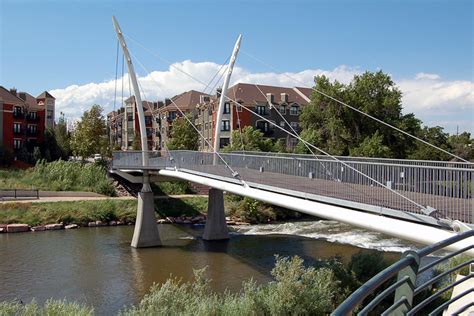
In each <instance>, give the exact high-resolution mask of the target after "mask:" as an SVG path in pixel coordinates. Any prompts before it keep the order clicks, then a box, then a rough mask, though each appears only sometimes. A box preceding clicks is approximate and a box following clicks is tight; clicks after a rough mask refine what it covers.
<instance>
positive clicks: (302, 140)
mask: <svg viewBox="0 0 474 316" xmlns="http://www.w3.org/2000/svg"><path fill="white" fill-rule="evenodd" d="M125 36H127V35H125ZM127 37H128V38H130V37H129V36H127ZM135 42H136V41H135ZM136 43H137V44H138V42H136ZM139 45H140V46H142V47H143V48H144V49H146V48H145V47H144V46H143V45H141V44H139ZM146 50H148V49H146ZM148 51H149V50H148ZM153 54H154V55H155V56H156V57H158V55H156V54H155V53H153ZM134 58H135V60H137V62H138V63H139V64H140V66H141V67H142V68H143V69H144V70H145V71H146V72H147V73H148V75H150V73H149V71H148V70H147V69H146V67H145V66H144V65H143V64H142V63H141V62H140V61H139V60H138V59H137V58H136V57H134ZM158 58H160V59H162V58H161V57H158ZM167 62H168V61H167ZM168 63H169V62H168ZM169 64H170V66H172V64H171V63H169ZM175 68H176V69H179V68H177V67H175ZM179 71H180V72H182V73H183V74H185V75H187V76H188V77H190V78H192V79H193V80H195V81H197V82H199V83H201V84H203V85H206V84H205V83H203V82H202V81H201V80H199V79H197V78H194V76H192V75H190V74H189V73H187V72H186V71H184V70H181V69H179ZM150 77H151V78H152V80H153V81H154V82H155V83H156V84H157V86H158V87H159V88H160V89H161V87H160V86H159V84H158V83H157V82H156V81H155V80H154V78H153V77H152V76H150ZM290 78H291V77H290ZM221 96H225V98H226V99H227V100H229V101H230V102H232V103H234V104H236V105H239V106H241V107H242V108H244V109H245V110H247V111H248V112H250V113H253V114H254V115H256V116H257V117H259V118H260V119H262V120H264V121H266V122H268V123H270V124H271V125H273V126H275V127H277V128H278V129H280V130H282V131H283V132H285V133H287V134H289V135H290V136H293V137H295V138H297V139H298V140H299V141H301V142H303V143H305V144H307V145H308V146H310V147H312V148H314V149H316V150H318V151H319V152H321V153H323V154H324V155H326V156H329V157H331V158H332V159H334V160H336V161H337V162H339V163H341V164H342V165H344V166H346V167H347V168H349V169H351V170H353V171H354V172H356V173H358V174H360V175H361V176H363V177H366V178H367V179H369V180H371V181H373V182H374V183H376V184H378V185H380V186H381V187H383V188H385V189H387V190H389V191H391V192H392V193H394V194H396V195H398V196H400V197H401V198H403V199H405V200H407V201H408V202H410V203H412V204H414V205H416V206H417V207H419V208H420V209H422V210H427V211H428V212H430V210H428V209H427V208H426V207H425V206H423V205H421V204H419V203H418V202H416V201H413V200H412V199H410V198H408V197H406V196H404V195H403V194H401V193H399V192H397V191H395V190H393V189H391V188H389V187H388V186H386V185H384V184H382V183H381V182H379V181H377V180H375V179H373V178H372V177H370V176H368V175H366V174H365V173H363V172H361V171H359V170H357V169H356V168H354V167H352V166H350V165H348V164H347V163H345V162H344V161H341V160H339V159H337V158H336V157H335V156H332V155H330V154H329V153H327V152H326V151H324V150H322V149H321V148H319V147H316V146H315V145H313V144H311V143H309V142H307V141H306V140H304V139H302V138H301V137H300V136H298V135H296V134H294V133H292V132H290V131H288V130H286V129H284V128H282V127H280V126H279V125H277V124H275V123H274V122H272V121H270V120H269V119H267V118H265V117H263V116H262V115H260V114H258V113H256V112H254V111H252V110H251V109H249V108H248V107H247V106H244V105H243V104H240V103H238V102H237V101H235V100H233V99H232V98H230V97H228V96H227V95H226V94H225V91H223V93H222V94H221ZM331 98H332V97H331ZM334 100H337V99H334ZM171 102H172V103H173V104H174V106H175V107H176V108H177V109H178V111H180V113H181V114H182V115H183V114H184V113H183V111H182V110H181V109H180V108H179V107H178V106H177V105H176V104H175V103H174V101H173V100H171ZM338 102H342V101H338ZM362 113H364V112H362ZM367 115H368V114H367ZM184 117H185V118H186V120H187V121H188V123H189V124H191V126H192V127H193V128H194V129H195V130H196V131H197V132H198V134H199V135H200V136H201V137H202V138H203V139H204V140H205V141H206V143H207V144H208V146H209V148H212V150H213V153H215V154H216V155H217V156H218V157H219V158H220V159H221V160H222V161H223V162H224V164H225V165H226V166H227V167H228V168H229V169H230V170H231V171H232V172H233V176H234V173H235V174H236V176H238V177H239V179H241V177H240V175H239V174H238V173H237V172H235V171H234V170H233V169H232V168H231V167H230V166H229V165H228V164H227V162H226V161H225V160H224V159H223V158H222V156H221V155H220V154H219V152H217V151H216V149H215V148H214V147H213V146H212V145H211V144H210V143H209V141H207V139H206V138H204V136H203V135H202V133H201V132H200V131H199V130H198V129H197V127H196V126H194V124H193V123H192V122H191V120H189V118H188V117H186V116H185V115H184ZM386 124H387V123H386ZM388 125H389V124H388ZM404 133H406V132H404ZM408 135H410V134H408ZM413 137H414V136H413ZM433 146H434V145H433ZM236 176H234V177H236ZM241 181H242V182H243V183H245V182H244V181H243V180H241Z"/></svg>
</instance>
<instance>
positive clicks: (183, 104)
mask: <svg viewBox="0 0 474 316" xmlns="http://www.w3.org/2000/svg"><path fill="white" fill-rule="evenodd" d="M202 95H204V96H210V95H209V94H207V93H203V92H199V91H196V90H190V91H186V92H183V93H181V94H178V95H175V96H174V97H172V98H171V100H172V101H173V103H174V104H169V105H167V106H164V107H162V108H160V111H167V110H174V109H176V107H175V105H177V106H178V107H179V108H180V109H181V110H194V109H195V108H196V105H198V104H199V102H200V101H201V96H202Z"/></svg>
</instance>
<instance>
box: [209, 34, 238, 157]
mask: <svg viewBox="0 0 474 316" xmlns="http://www.w3.org/2000/svg"><path fill="white" fill-rule="evenodd" d="M241 40H242V35H239V37H238V38H237V41H236V42H235V45H234V50H233V51H232V57H231V58H230V61H229V66H228V68H227V74H226V76H225V79H224V86H223V87H222V92H221V98H220V100H219V108H218V109H217V116H216V127H215V128H216V131H215V133H214V150H215V151H216V152H218V151H219V148H220V143H221V125H222V114H223V113H224V103H225V102H226V92H227V89H228V87H229V81H230V76H231V75H232V70H233V69H234V64H235V60H236V59H237V53H238V52H239V48H240V42H241ZM217 159H218V157H217V155H216V154H215V153H214V164H217Z"/></svg>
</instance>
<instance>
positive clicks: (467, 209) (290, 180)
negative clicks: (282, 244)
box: [114, 151, 474, 224]
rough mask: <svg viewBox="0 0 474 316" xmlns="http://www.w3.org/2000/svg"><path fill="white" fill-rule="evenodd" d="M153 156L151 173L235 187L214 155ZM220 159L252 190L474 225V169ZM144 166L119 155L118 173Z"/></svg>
mask: <svg viewBox="0 0 474 316" xmlns="http://www.w3.org/2000/svg"><path fill="white" fill-rule="evenodd" d="M148 154H149V155H150V156H149V157H150V159H149V160H150V166H149V168H155V169H160V168H170V167H171V168H175V167H176V168H178V169H180V170H184V171H189V172H199V173H201V174H203V175H206V176H214V177H221V178H225V179H228V180H229V181H231V180H232V181H233V182H235V178H234V177H233V174H232V172H231V170H229V168H227V166H226V165H225V164H224V162H223V161H222V160H221V159H218V160H217V164H216V165H214V164H213V162H214V154H213V153H209V152H195V151H171V152H170V154H171V156H172V158H173V160H170V159H169V158H170V157H168V158H166V157H161V156H159V154H157V153H156V152H148ZM221 156H222V158H223V159H224V160H225V161H226V163H227V164H228V165H229V166H230V167H231V168H232V170H234V171H236V172H238V173H239V175H240V177H241V179H243V180H244V181H245V182H247V183H248V184H249V185H251V186H253V187H259V188H261V189H265V190H272V191H280V192H282V193H285V194H289V195H295V196H300V197H304V198H306V199H314V200H324V202H328V203H332V204H336V205H343V206H346V207H352V208H356V209H362V210H366V211H371V212H376V213H380V214H386V215H391V216H401V215H403V216H404V218H405V219H409V220H416V221H422V220H424V217H423V216H424V215H425V212H426V211H427V209H428V210H430V209H434V210H436V211H435V212H434V215H436V217H437V218H446V219H455V220H459V221H462V222H464V223H469V224H473V223H474V199H473V190H474V189H473V188H474V165H472V164H463V163H461V164H450V163H449V162H442V163H441V162H430V161H408V162H407V161H403V160H396V159H390V160H389V162H386V161H385V160H384V159H381V160H380V159H371V158H358V157H344V159H343V160H339V161H337V160H333V159H331V158H330V157H326V156H325V157H321V158H315V157H314V156H308V155H275V154H268V153H250V154H249V153H221ZM414 163H416V164H414ZM140 166H141V152H130V151H127V152H117V153H114V167H121V168H126V167H136V168H139V167H140ZM370 178H371V179H374V180H375V181H374V180H371V179H370ZM387 188H390V189H391V190H392V191H391V190H388V189H387ZM393 191H395V192H393ZM412 201H414V202H416V203H413V202H412ZM420 205H421V206H423V207H420ZM428 206H429V208H428ZM410 214H417V215H420V216H415V217H412V215H410ZM431 219H433V218H431ZM433 223H434V224H436V220H434V221H433V222H431V224H433Z"/></svg>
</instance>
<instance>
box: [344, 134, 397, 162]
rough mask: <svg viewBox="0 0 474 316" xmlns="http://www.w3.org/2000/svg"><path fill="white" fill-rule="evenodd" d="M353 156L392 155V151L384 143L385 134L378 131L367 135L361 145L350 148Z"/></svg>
mask: <svg viewBox="0 0 474 316" xmlns="http://www.w3.org/2000/svg"><path fill="white" fill-rule="evenodd" d="M350 154H351V156H356V157H379V158H386V157H391V156H392V152H391V150H390V148H388V146H386V145H384V144H383V136H382V135H381V134H379V131H376V132H375V134H374V135H372V136H367V137H366V138H365V139H364V140H363V141H362V142H361V143H360V144H359V146H357V147H355V148H354V149H350Z"/></svg>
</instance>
